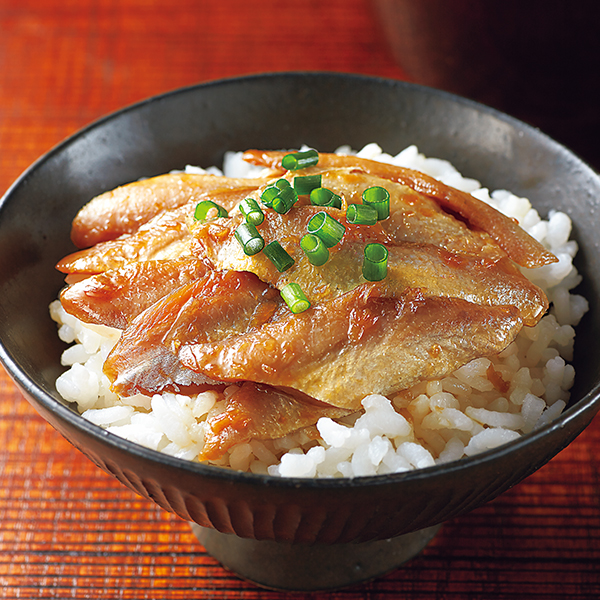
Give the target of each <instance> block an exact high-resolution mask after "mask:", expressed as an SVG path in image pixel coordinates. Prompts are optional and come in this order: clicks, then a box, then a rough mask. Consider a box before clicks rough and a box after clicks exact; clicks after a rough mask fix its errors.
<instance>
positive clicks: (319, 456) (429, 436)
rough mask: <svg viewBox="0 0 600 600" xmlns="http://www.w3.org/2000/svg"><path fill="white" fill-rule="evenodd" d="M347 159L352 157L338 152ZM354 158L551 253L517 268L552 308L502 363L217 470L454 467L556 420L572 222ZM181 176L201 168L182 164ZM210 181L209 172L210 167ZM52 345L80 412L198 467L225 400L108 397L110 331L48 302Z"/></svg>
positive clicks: (435, 171)
mask: <svg viewBox="0 0 600 600" xmlns="http://www.w3.org/2000/svg"><path fill="white" fill-rule="evenodd" d="M338 152H343V153H346V154H349V153H354V152H353V151H352V150H351V149H350V148H348V147H343V148H340V149H339V150H338ZM357 154H358V155H359V156H361V157H365V158H371V159H375V160H380V161H384V162H390V163H393V164H396V165H399V166H403V167H408V168H411V169H416V170H419V171H422V172H424V173H427V174H429V175H431V176H433V177H435V178H437V179H439V180H440V181H442V182H444V183H446V184H448V185H451V186H453V187H455V188H458V189H460V190H463V191H465V192H469V193H471V194H473V195H474V196H476V197H477V198H479V199H480V200H482V201H484V202H487V203H489V204H491V205H492V206H494V207H495V208H496V209H498V210H499V211H501V212H503V213H504V214H506V215H507V216H509V217H513V218H516V219H517V220H518V222H519V224H520V225H521V226H522V227H523V228H524V229H525V230H526V231H528V232H529V233H530V234H531V235H532V236H533V237H535V238H536V239H537V240H538V241H539V242H541V243H542V244H543V245H544V246H545V247H546V248H547V249H549V250H550V251H552V252H553V253H554V254H555V255H556V256H557V257H558V259H559V262H558V263H554V264H551V265H547V266H544V267H542V268H540V269H531V270H528V269H523V271H524V272H525V274H526V275H527V277H529V279H530V280H531V281H533V282H534V283H536V284H537V285H539V286H540V287H542V288H543V289H544V290H545V292H546V294H547V295H548V299H549V300H550V302H551V303H552V304H551V310H550V312H549V314H548V315H546V316H545V317H544V318H543V319H542V320H541V321H540V322H539V323H538V324H537V325H536V326H535V327H532V328H529V327H524V328H523V330H522V331H521V333H520V334H519V336H518V337H517V339H516V340H515V341H514V342H513V343H512V344H511V345H510V346H509V347H508V348H506V349H505V350H504V351H503V352H502V353H501V354H500V355H498V356H496V357H493V358H491V359H488V358H479V359H475V360H473V361H471V362H470V363H468V364H467V365H465V366H463V367H461V368H460V369H458V370H457V371H456V372H454V373H453V374H452V375H449V376H447V377H444V378H443V379H440V380H436V381H427V382H423V383H420V384H418V385H416V386H414V387H413V388H411V389H410V390H406V391H403V392H401V393H399V394H397V395H396V396H393V397H390V398H385V397H383V396H379V395H371V396H367V397H366V398H365V399H364V400H363V402H362V405H363V411H361V412H359V413H356V414H354V415H351V416H350V417H346V418H344V419H339V420H338V421H337V422H336V421H334V420H332V419H328V418H322V419H320V420H319V422H318V423H317V425H316V428H308V429H306V430H303V431H300V432H296V433H294V434H290V435H288V436H286V437H284V438H281V439H278V440H272V441H258V440H252V441H250V442H248V443H242V444H238V445H236V446H234V447H233V448H231V450H230V451H229V452H228V453H227V454H226V455H225V456H224V457H223V458H222V459H221V460H219V461H218V462H217V463H214V464H218V465H220V466H224V467H230V468H232V469H236V470H240V471H249V472H252V473H263V474H265V473H268V474H270V475H275V476H282V477H357V476H365V475H376V474H383V473H392V472H402V471H408V470H411V469H420V468H423V467H429V466H432V465H435V464H438V463H444V462H448V461H452V460H458V459H460V458H462V457H464V456H472V455H474V454H477V453H478V452H483V451H485V450H488V449H491V448H494V447H496V446H499V445H500V444H503V443H506V442H508V441H511V440H514V439H516V438H518V437H519V436H521V435H523V434H526V433H529V432H531V431H533V430H534V429H536V428H538V427H540V426H542V425H545V424H546V423H549V422H551V421H552V420H553V419H555V418H556V417H558V416H559V415H560V413H561V412H562V410H563V409H564V407H565V406H566V404H567V402H568V400H569V390H570V388H571V386H572V384H573V380H574V376H575V371H574V369H573V367H572V366H571V365H570V364H569V362H570V361H571V360H572V357H573V344H574V338H575V331H574V326H576V325H577V323H578V322H579V321H580V319H581V317H582V316H583V315H584V313H585V312H586V311H587V309H588V303H587V301H586V300H585V298H583V297H582V296H580V295H577V294H574V293H572V291H571V290H572V289H573V288H575V287H576V286H577V285H578V284H579V282H580V281H581V277H580V275H579V274H578V273H577V270H576V269H575V267H574V266H573V264H572V260H573V258H574V256H575V254H576V252H577V243H576V242H574V241H572V240H569V237H570V234H571V221H570V219H569V217H568V216H567V215H566V214H564V213H561V212H558V211H551V212H550V213H549V215H548V218H547V220H543V219H542V218H541V217H540V215H539V214H538V213H537V211H536V210H535V209H534V208H532V206H531V204H530V202H529V201H528V200H527V199H525V198H519V197H517V196H515V195H513V194H511V193H510V192H508V191H505V190H497V191H494V192H492V193H490V192H489V190H488V189H486V188H482V187H481V185H480V183H479V182H478V181H476V180H474V179H467V178H464V177H462V176H461V175H460V173H459V172H458V171H457V170H456V169H455V168H454V167H453V166H452V165H451V164H450V163H448V162H447V161H444V160H439V159H435V158H426V157H425V156H423V155H422V154H420V153H419V152H418V150H417V148H416V147H415V146H409V147H408V148H406V149H405V150H403V151H402V152H400V153H399V154H398V155H396V156H390V155H388V154H385V153H383V152H382V150H381V148H380V147H379V146H377V145H376V144H369V145H367V146H365V147H364V148H363V149H362V150H360V152H358V153H357ZM254 169H255V168H254V167H251V166H249V165H247V164H246V163H245V162H243V161H242V160H241V155H240V154H234V153H230V154H228V155H227V156H226V158H225V162H224V167H223V172H224V174H225V175H227V176H230V177H243V176H250V175H252V174H253V173H254ZM186 170H187V171H189V172H194V171H196V172H198V171H202V170H201V169H198V168H197V167H187V169H186ZM210 171H211V172H213V173H220V171H219V170H218V169H215V168H214V167H213V168H211V170H210ZM50 313H51V316H52V318H53V319H54V320H55V321H56V322H57V323H58V324H59V331H58V332H59V336H60V338H61V339H62V340H63V341H65V342H67V343H69V344H71V343H73V345H72V346H71V347H69V348H68V349H67V350H65V352H64V354H63V356H62V364H63V365H64V366H66V367H69V369H68V370H67V371H66V372H65V373H64V374H63V375H61V376H60V377H59V378H58V380H57V382H56V388H57V390H58V392H59V393H60V395H61V396H62V397H63V398H64V399H65V400H67V401H70V402H75V403H76V404H77V406H78V409H79V411H80V412H81V414H82V415H83V416H84V417H85V418H86V419H89V420H90V421H92V422H93V423H95V424H96V425H98V426H100V427H103V428H104V429H106V430H108V431H110V432H112V433H115V434H117V435H119V436H122V437H124V438H127V439H129V440H131V441H133V442H136V443H139V444H142V445H144V446H147V447H148V448H152V449H154V450H158V451H161V452H165V453H167V454H171V455H173V456H177V457H180V458H183V459H189V460H197V457H198V455H199V453H200V452H201V450H202V448H203V443H204V431H205V421H206V418H207V417H208V416H210V415H211V414H212V413H213V412H214V411H219V410H220V409H221V408H222V406H223V405H224V403H225V397H226V396H227V395H228V394H230V393H231V391H232V389H234V388H235V386H233V387H232V388H229V389H228V390H225V393H224V395H221V394H218V393H216V392H212V391H209V392H204V393H202V394H198V395H197V396H192V397H188V396H183V395H179V394H170V393H167V394H162V395H155V396H154V397H152V398H150V397H146V396H142V395H138V396H134V397H130V398H120V397H118V396H116V395H115V394H114V393H113V392H111V390H110V387H109V382H108V379H107V378H106V376H105V375H104V374H103V373H102V364H103V362H104V359H105V357H106V356H107V354H108V352H109V351H110V349H111V348H112V347H113V345H114V344H115V343H116V341H117V340H118V335H119V332H118V331H117V330H112V329H109V328H106V327H98V326H90V325H85V324H83V323H82V322H80V321H78V320H77V319H76V318H74V317H72V316H70V315H68V314H67V313H66V312H65V311H64V310H63V309H62V306H61V305H60V302H59V301H58V300H57V301H55V302H53V303H52V305H51V306H50ZM492 369H493V370H495V371H496V373H497V374H498V375H499V376H500V377H501V378H502V379H503V380H504V381H505V382H509V383H510V385H509V387H508V390H507V391H506V393H499V392H498V391H497V390H496V389H495V388H494V385H493V383H492V382H491V381H490V379H489V377H488V373H490V372H491V370H492Z"/></svg>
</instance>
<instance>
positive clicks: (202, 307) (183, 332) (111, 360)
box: [103, 270, 282, 396]
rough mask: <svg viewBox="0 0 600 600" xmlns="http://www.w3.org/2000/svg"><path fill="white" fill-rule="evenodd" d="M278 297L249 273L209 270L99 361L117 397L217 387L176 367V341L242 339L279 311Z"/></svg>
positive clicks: (143, 316)
mask: <svg viewBox="0 0 600 600" xmlns="http://www.w3.org/2000/svg"><path fill="white" fill-rule="evenodd" d="M281 303H282V301H281V298H280V296H279V293H278V292H277V291H276V290H274V289H272V288H271V287H270V286H268V285H267V284H265V283H263V282H262V281H260V280H259V279H258V278H257V277H255V276H254V275H252V274H251V273H237V272H234V271H229V272H225V271H212V270H211V271H209V272H208V273H207V274H206V275H205V276H203V277H201V278H199V279H196V280H195V281H192V282H191V283H188V284H185V285H183V286H181V287H179V288H178V289H177V290H175V291H174V292H172V293H171V294H169V295H168V296H165V297H164V298H162V299H161V300H159V301H158V302H156V303H155V304H153V305H152V306H151V307H149V308H148V309H146V310H145V311H143V312H142V313H140V314H139V315H138V316H137V317H136V318H135V319H134V320H133V321H132V323H131V324H130V326H129V327H127V328H126V329H125V330H124V331H123V333H122V335H121V337H120V339H119V341H118V342H117V344H116V345H115V347H114V348H113V349H112V351H111V352H110V354H109V355H108V357H107V359H106V361H105V362H104V367H103V369H104V373H105V375H106V376H107V377H108V379H109V380H110V382H111V388H112V390H113V391H114V392H115V393H117V394H119V395H121V396H131V395H135V394H138V393H142V394H146V395H152V394H155V393H161V392H163V391H177V392H179V391H181V389H182V387H186V388H189V387H190V386H193V385H199V386H205V385H221V384H222V383H223V381H222V380H215V379H214V378H211V377H207V376H205V375H203V374H197V373H195V372H193V371H191V370H190V369H188V368H186V367H185V365H182V363H180V361H179V360H178V358H177V352H178V347H179V345H180V343H181V342H180V340H181V339H185V340H187V341H189V342H193V341H201V342H203V343H213V342H214V341H216V340H220V339H221V338H222V337H223V336H226V335H232V334H241V335H243V334H244V333H245V332H246V331H247V330H248V329H251V328H252V327H255V326H256V325H257V324H260V323H262V322H264V321H266V320H267V319H268V318H269V317H270V316H271V315H272V313H273V312H274V311H275V310H276V309H277V308H279V307H280V305H281Z"/></svg>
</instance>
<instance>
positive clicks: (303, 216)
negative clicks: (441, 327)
mask: <svg viewBox="0 0 600 600" xmlns="http://www.w3.org/2000/svg"><path fill="white" fill-rule="evenodd" d="M369 183H371V182H369ZM333 191H335V192H336V193H338V192H343V189H340V188H337V187H336V188H333ZM321 211H325V212H327V213H328V214H330V215H331V216H332V217H334V218H335V219H336V220H338V221H339V222H340V223H342V224H343V225H344V227H345V228H346V231H345V233H344V236H343V238H342V240H341V241H340V243H339V244H337V245H336V246H334V247H333V248H331V249H330V257H329V260H328V261H327V262H326V263H325V264H324V265H321V266H319V267H315V266H313V265H312V264H311V263H310V262H309V260H308V258H307V257H306V256H305V255H304V252H303V251H302V249H301V248H300V239H301V237H302V235H304V233H305V232H306V228H307V224H308V221H309V220H310V219H311V218H312V216H314V215H315V214H316V213H317V212H321ZM445 218H446V217H443V219H445ZM241 222H242V220H241V216H239V215H237V216H234V217H233V218H232V219H229V220H220V221H218V222H217V221H215V222H213V223H208V224H198V225H196V226H194V227H193V228H192V234H193V236H194V239H195V241H196V245H195V248H196V250H197V252H198V256H205V257H206V258H208V259H209V260H210V262H211V263H212V264H213V265H214V266H215V268H217V269H232V270H238V271H250V272H252V273H255V274H256V275H257V276H258V277H259V278H260V279H262V280H263V281H266V282H268V283H270V284H271V285H273V286H274V287H276V288H278V289H282V288H283V287H284V286H285V285H287V284H288V283H291V282H296V283H298V284H299V285H300V287H301V288H302V290H303V292H304V293H305V294H306V296H307V297H308V299H309V300H310V301H311V302H312V303H315V302H320V301H322V300H327V299H330V298H332V297H335V296H337V295H340V294H343V293H346V292H348V291H350V290H352V289H354V288H355V287H357V286H359V285H361V284H362V283H365V279H364V278H363V276H362V269H361V267H362V261H363V250H364V246H365V244H367V243H370V242H379V243H383V244H385V245H386V247H387V249H388V275H387V277H386V278H385V279H384V280H383V281H382V282H381V284H380V287H381V290H382V294H383V295H385V296H389V297H398V296H399V295H400V294H402V293H403V291H404V290H405V289H407V288H419V289H420V290H421V291H422V293H423V294H424V295H427V296H442V297H448V298H450V297H453V298H462V299H464V300H468V301H470V302H473V303H475V304H481V305H486V306H504V305H511V304H513V305H515V306H517V307H518V308H519V311H520V313H521V317H522V320H523V323H524V324H525V325H527V326H533V325H535V324H536V323H537V322H538V321H539V319H540V318H541V317H542V316H543V315H544V313H545V312H546V310H547V308H548V300H547V298H546V295H545V294H544V293H543V292H542V290H540V288H538V287H537V286H535V285H534V284H533V283H531V282H530V281H529V280H528V279H527V278H526V277H525V276H524V275H523V274H522V273H521V272H520V271H519V269H518V268H517V267H516V266H515V265H514V263H513V262H512V261H511V260H510V259H508V257H507V256H506V255H505V254H504V252H502V251H501V252H500V253H499V254H498V253H497V252H494V251H493V250H492V251H490V252H487V253H486V254H487V256H486V255H485V254H483V255H481V254H479V253H477V252H473V253H469V254H460V253H458V252H451V251H449V250H446V249H444V248H443V247H439V246H437V245H435V244H431V243H423V242H421V243H415V242H413V241H408V242H407V241H399V240H403V239H405V238H403V237H402V236H398V240H394V239H392V238H391V236H390V234H389V232H388V231H387V229H386V228H385V227H384V225H383V223H385V222H380V223H377V224H376V225H373V226H363V225H355V224H351V223H348V222H347V220H346V218H345V210H344V209H341V210H338V209H335V208H326V209H323V208H320V207H315V206H298V207H296V208H294V210H292V211H290V212H289V213H287V214H283V215H281V214H279V213H277V212H275V211H265V221H264V222H263V224H262V225H260V226H259V228H258V229H259V232H260V233H261V235H263V237H264V239H265V243H269V242H270V241H272V240H274V239H277V240H278V241H279V242H280V243H281V245H282V246H283V248H284V249H285V250H286V251H287V252H288V253H289V254H290V256H292V258H293V259H294V261H295V262H294V264H293V266H292V267H291V268H290V269H289V270H287V271H285V272H283V273H280V272H279V271H278V270H277V269H276V268H275V266H274V265H273V264H272V263H271V261H270V260H269V259H268V257H267V256H266V255H265V254H264V253H259V254H255V255H253V256H247V255H246V254H244V252H243V250H242V248H241V246H240V244H239V243H238V242H237V240H236V239H235V236H234V232H235V229H236V228H237V227H238V226H239V224H240V223H241ZM441 236H442V237H443V238H444V239H446V237H447V236H446V234H445V233H443V234H441ZM423 238H424V239H428V236H424V235H420V236H415V235H411V236H410V237H408V239H409V240H415V239H423ZM434 240H435V238H434ZM435 241H437V240H435ZM465 244H466V246H467V247H469V248H472V247H473V246H474V245H475V244H474V243H473V244H471V243H470V242H465Z"/></svg>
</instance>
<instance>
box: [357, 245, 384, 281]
mask: <svg viewBox="0 0 600 600" xmlns="http://www.w3.org/2000/svg"><path fill="white" fill-rule="evenodd" d="M364 253H365V259H364V261H363V266H362V274H363V277H364V278H365V279H366V280H367V281H381V280H382V279H385V276H386V275H387V260H388V251H387V248H386V247H385V246H384V245H383V244H367V245H366V246H365V251H364Z"/></svg>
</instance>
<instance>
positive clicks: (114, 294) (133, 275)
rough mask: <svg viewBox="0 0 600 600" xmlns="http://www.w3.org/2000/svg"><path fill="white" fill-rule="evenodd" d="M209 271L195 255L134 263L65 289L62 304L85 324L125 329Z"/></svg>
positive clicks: (61, 298)
mask: <svg viewBox="0 0 600 600" xmlns="http://www.w3.org/2000/svg"><path fill="white" fill-rule="evenodd" d="M209 270H210V267H208V266H207V265H206V264H205V263H204V262H202V261H201V260H198V259H197V258H196V257H193V256H188V257H185V258H180V259H173V260H149V261H142V262H136V263H131V264H128V265H125V266H124V267H122V268H120V269H115V270H112V271H105V272H104V273H99V274H97V275H92V276H90V277H87V278H86V279H83V280H81V281H78V282H77V283H74V284H73V285H70V286H68V287H66V288H64V289H63V291H62V292H61V294H60V301H61V304H62V306H63V308H64V309H65V310H66V311H67V312H68V313H69V314H71V315H73V316H75V317H77V318H78V319H79V320H81V321H83V322H85V323H93V324H96V325H106V326H108V327H115V328H117V329H125V328H126V327H127V326H128V325H129V324H130V323H131V322H132V321H133V319H134V318H135V317H137V316H138V315H139V314H140V313H141V312H143V311H144V310H146V309H147V308H149V307H150V306H152V305H153V304H155V303H156V302H158V300H160V299H161V298H163V297H164V296H167V295H169V294H170V293H172V292H174V291H175V290H176V289H177V288H179V287H181V286H182V285H185V284H188V283H190V282H192V281H195V280H196V279H199V278H200V277H203V276H204V275H206V273H207V272H208V271H209Z"/></svg>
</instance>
